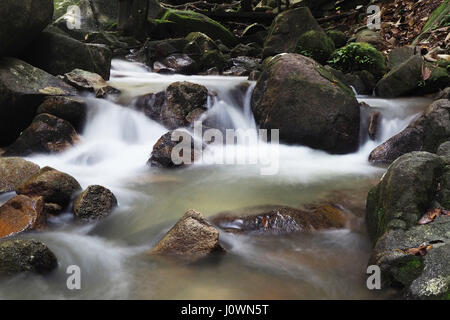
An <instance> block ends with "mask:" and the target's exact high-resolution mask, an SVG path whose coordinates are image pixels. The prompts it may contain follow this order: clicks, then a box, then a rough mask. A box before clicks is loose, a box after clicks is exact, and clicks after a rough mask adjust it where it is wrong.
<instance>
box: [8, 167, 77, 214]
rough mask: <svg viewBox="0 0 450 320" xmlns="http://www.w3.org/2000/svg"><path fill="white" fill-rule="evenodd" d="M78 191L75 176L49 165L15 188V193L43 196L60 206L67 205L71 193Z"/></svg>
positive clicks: (47, 200) (71, 195) (46, 200)
mask: <svg viewBox="0 0 450 320" xmlns="http://www.w3.org/2000/svg"><path fill="white" fill-rule="evenodd" d="M79 191H81V186H80V184H79V183H78V181H77V180H75V178H73V177H72V176H70V175H68V174H67V173H64V172H61V171H58V170H55V169H53V168H50V167H45V168H42V169H41V171H39V173H37V174H35V175H33V176H32V177H30V179H28V180H27V181H25V182H24V183H23V184H21V185H20V186H19V187H18V188H17V189H16V192H17V194H23V195H26V196H29V197H38V196H43V197H44V200H45V202H49V203H56V204H59V205H60V206H62V207H65V206H67V205H68V204H69V202H70V200H71V199H72V197H73V195H74V194H76V193H77V192H79Z"/></svg>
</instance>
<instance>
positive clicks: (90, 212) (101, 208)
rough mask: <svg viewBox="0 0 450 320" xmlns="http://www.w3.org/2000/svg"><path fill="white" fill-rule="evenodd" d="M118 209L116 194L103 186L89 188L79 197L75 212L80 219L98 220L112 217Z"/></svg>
mask: <svg viewBox="0 0 450 320" xmlns="http://www.w3.org/2000/svg"><path fill="white" fill-rule="evenodd" d="M116 207H117V199H116V197H115V196H114V194H113V193H112V192H111V191H110V190H109V189H106V188H105V187H102V186H97V185H94V186H89V187H87V189H86V190H84V191H83V193H82V194H80V195H79V196H78V198H77V199H76V200H75V202H74V204H73V211H74V213H75V216H76V217H77V218H78V219H83V220H97V219H101V218H104V217H107V216H108V215H110V213H111V212H112V211H113V210H114V208H116Z"/></svg>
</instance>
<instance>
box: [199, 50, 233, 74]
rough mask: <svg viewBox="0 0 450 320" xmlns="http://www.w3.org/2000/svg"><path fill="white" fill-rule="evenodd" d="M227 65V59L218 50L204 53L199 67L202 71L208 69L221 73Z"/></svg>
mask: <svg viewBox="0 0 450 320" xmlns="http://www.w3.org/2000/svg"><path fill="white" fill-rule="evenodd" d="M227 64H228V59H227V57H226V56H225V55H224V54H222V52H220V51H219V50H210V51H208V52H205V54H203V56H202V57H201V58H200V67H201V69H202V70H208V69H210V68H217V70H219V71H222V70H223V69H225V67H226V66H227Z"/></svg>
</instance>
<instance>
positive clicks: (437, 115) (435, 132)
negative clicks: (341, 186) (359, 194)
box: [369, 99, 450, 164]
mask: <svg viewBox="0 0 450 320" xmlns="http://www.w3.org/2000/svg"><path fill="white" fill-rule="evenodd" d="M449 139H450V101H449V100H446V99H442V100H437V101H435V102H433V103H432V104H431V105H430V106H428V107H427V109H426V110H425V111H424V113H423V114H422V116H420V117H419V118H418V119H417V120H415V121H414V122H413V123H411V124H410V125H409V126H408V127H407V128H406V129H404V130H403V131H402V132H400V133H398V134H396V135H395V136H393V137H392V138H390V139H389V140H387V141H386V142H384V143H383V144H381V145H379V146H378V147H376V148H375V149H374V150H373V151H372V152H371V153H370V156H369V161H370V162H372V163H376V164H390V163H392V162H393V161H394V160H395V159H397V158H398V157H400V156H401V155H403V154H405V153H408V152H411V151H428V152H433V153H434V152H436V151H437V148H438V146H439V145H440V144H441V143H443V142H445V141H447V140H449Z"/></svg>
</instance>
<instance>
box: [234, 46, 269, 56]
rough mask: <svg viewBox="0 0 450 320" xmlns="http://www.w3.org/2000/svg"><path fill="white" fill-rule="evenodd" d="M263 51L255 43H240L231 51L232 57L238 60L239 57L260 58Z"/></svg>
mask: <svg viewBox="0 0 450 320" xmlns="http://www.w3.org/2000/svg"><path fill="white" fill-rule="evenodd" d="M261 50H262V48H261V47H260V46H258V45H256V44H255V43H249V44H242V43H240V44H238V45H237V46H236V47H234V48H233V49H232V50H231V52H230V55H231V57H232V58H236V57H239V56H246V57H259V56H260V55H261Z"/></svg>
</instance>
